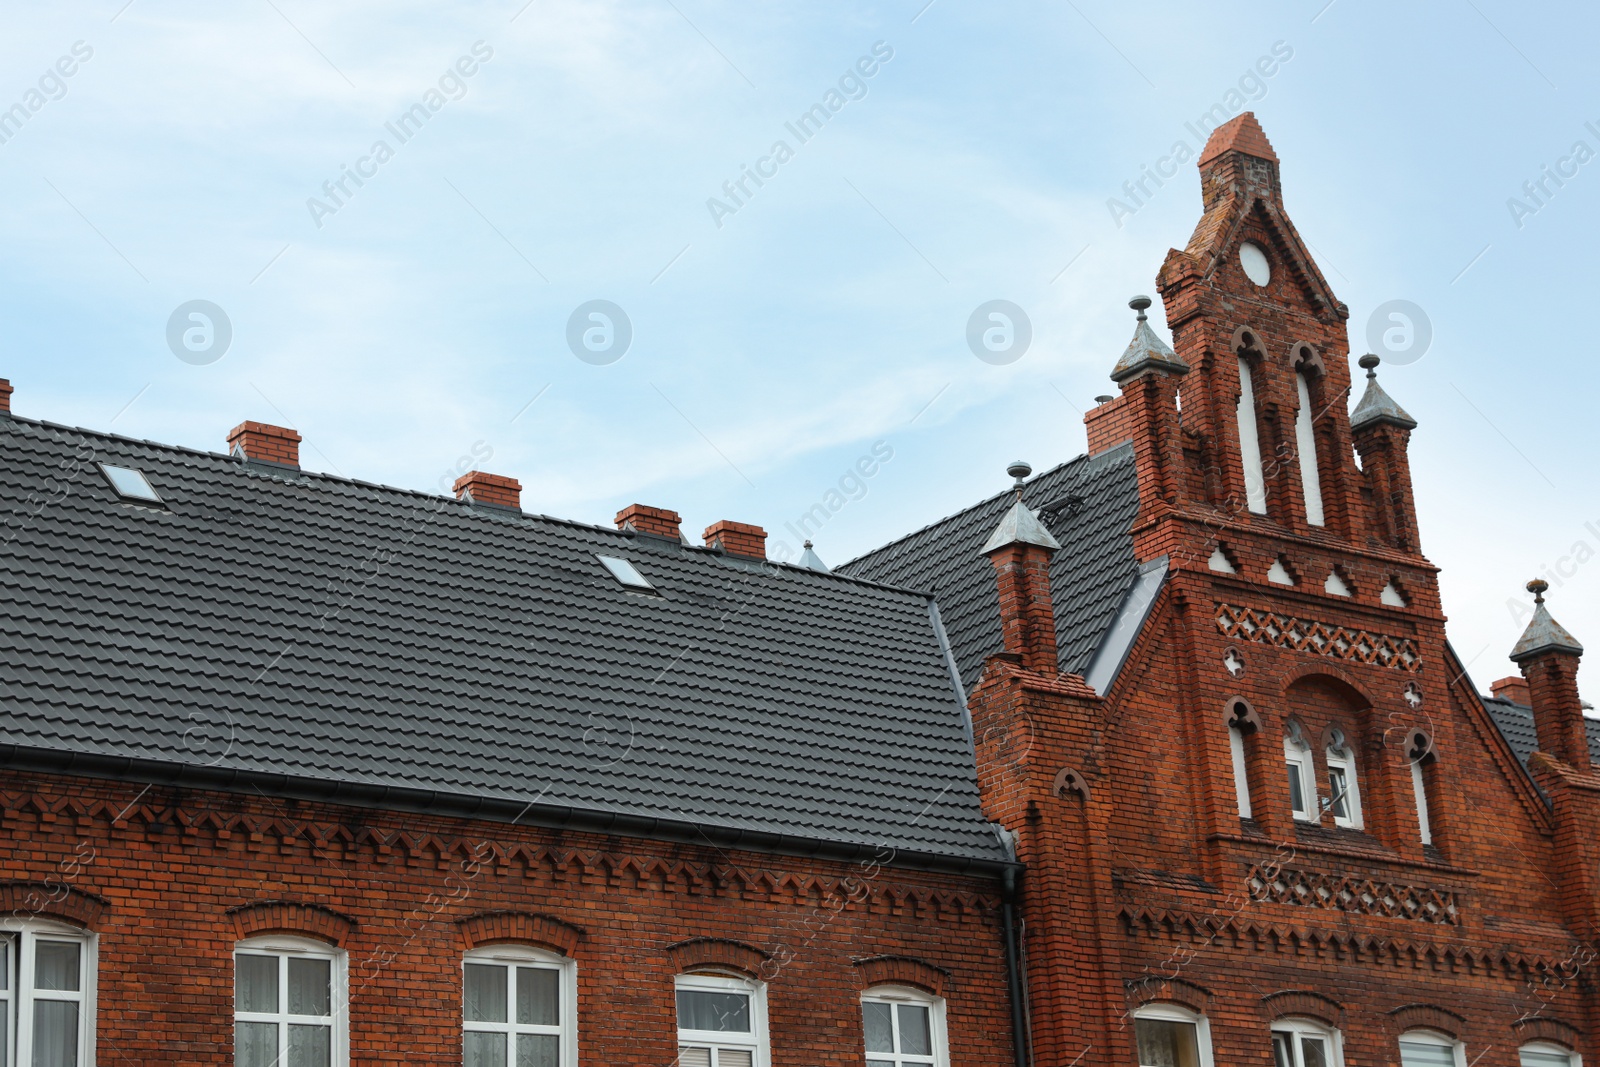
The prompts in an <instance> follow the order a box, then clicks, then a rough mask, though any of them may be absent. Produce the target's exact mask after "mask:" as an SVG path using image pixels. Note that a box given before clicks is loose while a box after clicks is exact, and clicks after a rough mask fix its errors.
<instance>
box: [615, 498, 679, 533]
mask: <svg viewBox="0 0 1600 1067" xmlns="http://www.w3.org/2000/svg"><path fill="white" fill-rule="evenodd" d="M682 521H683V518H682V516H680V515H679V514H678V513H677V512H676V511H668V510H667V509H666V508H653V507H651V506H650V505H648V504H629V505H628V506H627V507H625V508H623V509H622V510H621V511H619V512H617V529H619V530H636V531H638V532H639V533H647V534H655V535H656V536H657V537H670V538H671V539H672V540H674V541H681V540H683V534H682V533H680V532H679V530H678V524H679V523H681V522H682Z"/></svg>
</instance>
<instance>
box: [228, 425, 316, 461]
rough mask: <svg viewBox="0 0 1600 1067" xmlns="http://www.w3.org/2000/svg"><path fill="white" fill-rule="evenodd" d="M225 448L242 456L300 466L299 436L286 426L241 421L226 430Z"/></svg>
mask: <svg viewBox="0 0 1600 1067" xmlns="http://www.w3.org/2000/svg"><path fill="white" fill-rule="evenodd" d="M228 451H229V452H230V453H232V454H234V455H242V456H244V458H245V459H250V460H257V461H260V462H263V463H276V464H278V465H279V466H283V467H294V468H295V469H296V470H298V469H299V468H300V435H299V434H298V433H296V432H295V431H294V430H291V429H289V428H288V427H285V426H272V425H269V424H267V423H265V422H241V423H240V424H239V425H237V426H235V427H234V428H233V429H231V430H229V431H228Z"/></svg>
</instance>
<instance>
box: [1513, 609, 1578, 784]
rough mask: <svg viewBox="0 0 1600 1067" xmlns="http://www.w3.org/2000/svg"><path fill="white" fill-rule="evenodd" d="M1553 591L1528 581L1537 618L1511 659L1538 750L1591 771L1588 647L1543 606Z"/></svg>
mask: <svg viewBox="0 0 1600 1067" xmlns="http://www.w3.org/2000/svg"><path fill="white" fill-rule="evenodd" d="M1549 588H1550V583H1549V582H1546V581H1543V580H1541V579H1538V578H1535V579H1534V580H1533V581H1531V582H1529V583H1528V592H1530V593H1532V594H1533V620H1532V621H1531V622H1529V623H1528V628H1527V629H1526V630H1525V631H1523V634H1522V639H1521V640H1520V641H1518V642H1517V645H1516V647H1515V648H1513V649H1512V650H1511V660H1512V662H1514V663H1515V664H1516V665H1517V666H1518V667H1520V668H1522V676H1523V678H1525V679H1527V683H1528V696H1529V703H1531V704H1532V705H1533V728H1534V732H1535V733H1537V734H1538V737H1539V750H1540V751H1541V752H1544V753H1546V754H1547V755H1550V756H1554V757H1555V758H1556V759H1559V760H1561V761H1562V762H1563V763H1565V764H1567V765H1568V766H1569V767H1573V768H1575V769H1576V770H1580V771H1587V770H1588V769H1589V731H1588V729H1587V727H1586V726H1585V724H1584V721H1583V701H1582V700H1580V699H1579V698H1578V658H1579V657H1580V656H1582V655H1583V646H1582V645H1580V644H1578V640H1577V638H1575V637H1573V636H1572V635H1571V634H1570V633H1568V632H1567V631H1566V628H1565V627H1563V626H1562V625H1561V624H1560V623H1558V622H1556V620H1555V619H1553V618H1551V617H1550V611H1549V609H1547V608H1546V607H1545V606H1544V594H1545V590H1547V589H1549Z"/></svg>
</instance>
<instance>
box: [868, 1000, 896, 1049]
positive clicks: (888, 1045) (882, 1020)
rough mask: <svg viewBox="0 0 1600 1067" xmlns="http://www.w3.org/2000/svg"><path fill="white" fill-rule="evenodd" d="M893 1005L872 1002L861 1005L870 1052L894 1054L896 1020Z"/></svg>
mask: <svg viewBox="0 0 1600 1067" xmlns="http://www.w3.org/2000/svg"><path fill="white" fill-rule="evenodd" d="M893 1010H894V1006H893V1005H892V1004H877V1003H873V1002H871V1001H868V1002H867V1003H865V1004H863V1005H861V1026H862V1029H864V1030H865V1031H866V1032H867V1051H868V1052H890V1053H892V1052H894V1020H893V1018H892V1017H891V1016H890V1014H889V1013H890V1012H892V1011H893Z"/></svg>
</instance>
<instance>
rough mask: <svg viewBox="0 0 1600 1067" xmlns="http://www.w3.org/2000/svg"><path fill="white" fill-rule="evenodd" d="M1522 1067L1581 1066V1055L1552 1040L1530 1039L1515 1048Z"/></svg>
mask: <svg viewBox="0 0 1600 1067" xmlns="http://www.w3.org/2000/svg"><path fill="white" fill-rule="evenodd" d="M1517 1055H1518V1056H1519V1057H1520V1059H1521V1061H1522V1067H1583V1057H1582V1056H1580V1055H1578V1054H1577V1053H1576V1052H1573V1051H1572V1050H1571V1049H1569V1048H1563V1047H1562V1046H1560V1045H1558V1044H1556V1043H1555V1042H1554V1041H1530V1042H1528V1043H1527V1044H1526V1045H1523V1046H1522V1047H1521V1048H1520V1049H1518V1050H1517Z"/></svg>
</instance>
